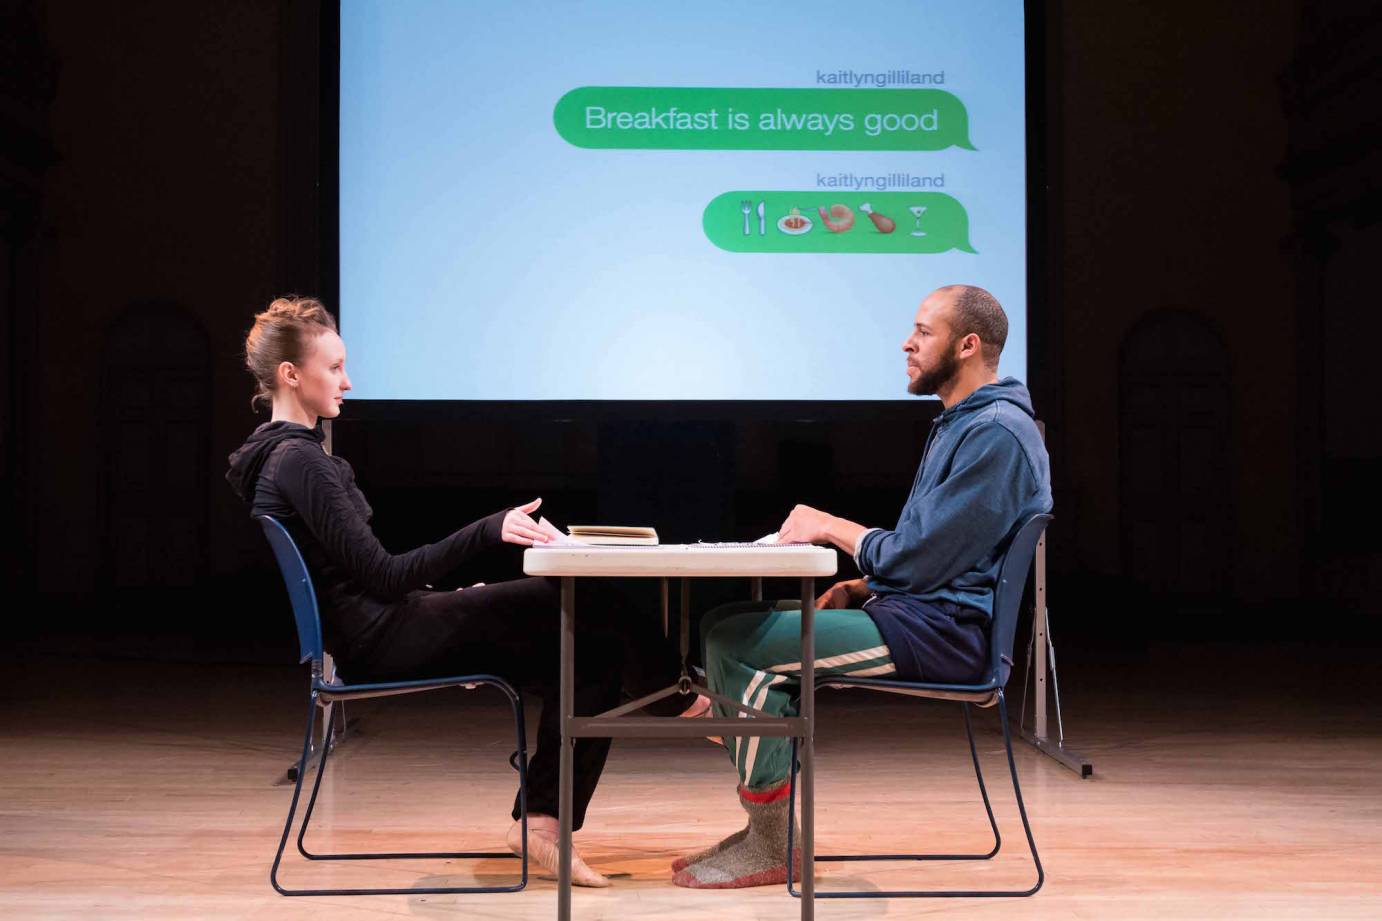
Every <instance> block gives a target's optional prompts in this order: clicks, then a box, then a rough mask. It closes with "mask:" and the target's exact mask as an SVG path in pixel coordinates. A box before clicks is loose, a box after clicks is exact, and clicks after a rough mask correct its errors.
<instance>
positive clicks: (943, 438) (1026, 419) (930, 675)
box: [854, 377, 1051, 680]
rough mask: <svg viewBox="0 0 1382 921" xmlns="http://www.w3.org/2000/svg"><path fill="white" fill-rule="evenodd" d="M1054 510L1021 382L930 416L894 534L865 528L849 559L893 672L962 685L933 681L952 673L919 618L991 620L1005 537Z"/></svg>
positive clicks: (990, 387)
mask: <svg viewBox="0 0 1382 921" xmlns="http://www.w3.org/2000/svg"><path fill="white" fill-rule="evenodd" d="M1050 510H1051V471H1050V461H1049V459H1048V458H1047V454H1046V446H1045V444H1043V442H1042V439H1041V434H1040V432H1038V430H1037V427H1036V422H1035V414H1034V413H1033V411H1032V399H1031V395H1030V394H1028V392H1027V388H1026V387H1024V386H1023V385H1022V383H1021V382H1019V381H1018V380H1016V379H1015V378H1011V377H1006V378H1004V379H1002V380H1000V381H997V382H995V383H992V384H986V385H984V386H983V387H980V388H979V389H978V390H976V391H974V392H973V393H972V394H970V395H969V396H968V397H966V398H965V399H963V400H961V401H960V402H959V403H956V404H955V405H954V406H951V407H948V408H947V409H946V410H945V411H944V412H942V413H941V414H940V416H938V417H937V418H936V420H935V422H933V423H932V426H931V434H930V436H929V437H928V438H927V440H926V448H925V449H924V450H923V452H922V457H921V465H920V467H918V469H917V475H916V479H915V480H914V481H913V483H912V491H911V493H910V495H908V496H907V503H906V505H904V506H903V507H902V514H901V515H900V516H898V519H897V527H896V528H894V529H893V530H891V531H888V530H884V529H882V528H874V529H872V530H869V531H866V532H865V533H864V535H863V536H862V537H861V538H860V539H859V543H858V546H857V548H856V549H855V554H854V559H855V562H856V563H857V564H858V566H859V571H860V572H862V573H863V574H864V575H865V576H867V577H868V586H869V589H870V590H871V591H872V592H874V593H875V594H876V595H877V596H878V598H877V600H876V601H875V602H872V603H870V604H869V605H868V606H867V607H866V609H865V610H867V611H868V612H869V614H870V615H871V616H872V617H873V619H874V622H875V623H876V624H877V625H878V629H879V632H880V633H882V634H883V639H884V641H885V642H886V643H887V644H888V647H889V649H890V650H891V651H892V655H893V661H894V664H895V665H896V666H897V669H898V674H899V675H906V676H913V677H924V678H926V679H928V680H966V679H965V678H964V677H962V676H959V673H956V674H949V675H940V674H936V672H938V671H948V669H945V668H938V667H937V666H936V663H935V662H934V661H933V659H934V654H935V653H937V652H940V650H935V649H930V650H928V649H925V648H923V647H925V646H927V645H930V646H934V645H935V643H936V641H937V637H936V636H935V632H936V631H935V628H936V626H937V625H936V624H935V623H921V621H922V620H931V621H935V620H936V618H935V612H937V611H940V612H944V613H945V614H946V615H948V616H949V617H951V618H953V619H956V620H958V621H960V622H961V623H962V624H963V623H964V622H965V621H967V620H968V621H980V622H987V620H988V619H989V618H991V617H992V615H993V589H994V585H995V584H996V582H997V578H998V566H999V563H1000V562H1001V560H1002V554H1003V551H1004V550H1006V549H1007V544H1008V541H1009V539H1010V538H1011V537H1012V535H1013V534H1014V533H1015V532H1016V530H1017V528H1018V527H1019V526H1020V525H1021V524H1022V522H1024V521H1026V520H1027V518H1029V517H1030V516H1032V515H1034V514H1036V513H1038V512H1049V511H1050ZM945 627H946V629H945V630H944V632H946V633H950V632H952V631H950V630H949V625H945ZM961 645H963V646H965V647H970V648H967V649H966V655H965V658H969V659H972V658H973V657H974V654H975V653H976V652H977V653H979V654H980V656H981V658H983V655H982V654H983V653H984V652H985V650H984V649H983V648H982V646H981V647H980V648H979V649H974V648H972V646H973V643H972V642H970V641H966V642H964V643H962V644H961ZM959 664H960V663H956V665H959ZM976 664H977V665H979V666H980V667H981V666H982V662H980V663H974V662H968V663H966V664H965V668H964V669H961V670H960V671H961V672H963V671H965V670H967V669H968V668H969V667H970V666H973V665H976ZM971 677H973V676H972V675H971Z"/></svg>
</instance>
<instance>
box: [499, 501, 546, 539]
mask: <svg viewBox="0 0 1382 921" xmlns="http://www.w3.org/2000/svg"><path fill="white" fill-rule="evenodd" d="M541 504H542V500H541V499H534V500H533V501H532V502H529V503H528V504H527V505H520V506H519V507H518V508H512V509H509V513H508V514H507V515H505V516H504V528H503V530H502V531H501V532H500V536H501V537H502V538H503V539H504V543H506V544H518V546H520V547H531V546H532V545H533V544H545V543H547V541H548V540H550V538H549V537H548V536H547V535H546V534H544V533H543V531H542V529H541V528H539V527H538V525H537V522H536V521H533V519H532V518H531V517H529V516H531V515H532V513H533V512H535V511H537V507H538V506H539V505H541Z"/></svg>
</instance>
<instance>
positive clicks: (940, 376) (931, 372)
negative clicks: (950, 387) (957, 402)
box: [907, 342, 960, 396]
mask: <svg viewBox="0 0 1382 921" xmlns="http://www.w3.org/2000/svg"><path fill="white" fill-rule="evenodd" d="M954 344H955V343H953V342H952V343H950V346H954ZM950 346H948V347H947V348H946V350H945V354H944V355H942V356H941V357H940V359H939V360H938V361H937V362H936V364H935V366H934V367H932V368H929V369H927V370H924V371H923V370H921V369H920V368H918V369H917V370H918V371H919V372H920V373H919V374H917V378H916V380H914V381H908V382H907V392H908V393H910V394H913V395H914V396H925V395H927V394H931V393H936V392H938V391H939V390H940V389H941V388H943V387H944V386H945V385H946V384H948V383H949V382H950V379H951V378H952V377H954V376H955V374H956V372H958V371H959V370H960V360H959V359H958V358H956V357H955V353H954V351H953V350H952V348H951V347H950Z"/></svg>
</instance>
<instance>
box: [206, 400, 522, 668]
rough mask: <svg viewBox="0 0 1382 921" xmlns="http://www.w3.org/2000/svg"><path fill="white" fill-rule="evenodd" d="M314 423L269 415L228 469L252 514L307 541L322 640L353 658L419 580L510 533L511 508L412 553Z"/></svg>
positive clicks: (438, 574) (422, 584)
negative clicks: (391, 544)
mask: <svg viewBox="0 0 1382 921" xmlns="http://www.w3.org/2000/svg"><path fill="white" fill-rule="evenodd" d="M322 441H323V436H322V434H321V433H320V432H318V431H316V430H315V429H309V428H307V427H306V426H302V425H298V424H296V423H292V422H268V423H265V424H264V425H261V426H259V428H257V429H255V430H254V433H253V434H252V435H251V436H250V437H249V439H248V440H247V441H246V442H245V443H244V445H242V446H241V447H240V448H238V449H237V450H236V451H235V452H234V453H233V454H231V455H230V471H229V472H228V473H227V474H226V479H227V480H228V481H229V482H230V484H231V486H232V487H233V488H234V489H235V491H236V493H237V494H239V496H240V498H241V499H243V500H244V501H246V502H248V503H249V504H250V509H251V514H253V515H256V516H257V515H272V516H273V517H274V518H277V519H278V520H279V521H280V522H282V523H283V526H284V527H286V528H287V529H288V532H289V533H290V534H292V536H293V540H295V541H296V542H297V545H298V548H299V549H300V550H301V551H302V556H303V559H304V560H305V561H306V562H307V568H308V570H309V571H310V572H311V573H312V581H313V584H314V586H315V588H316V590H317V598H318V605H319V607H320V609H321V615H322V640H323V643H324V645H325V646H326V648H327V649H328V650H330V651H331V652H332V654H333V655H335V656H337V657H338V658H341V659H344V660H346V661H349V660H350V659H352V658H354V657H355V656H356V655H357V654H358V653H359V652H360V651H361V650H362V649H363V648H364V645H365V644H367V643H368V642H369V638H370V636H371V634H372V633H373V632H374V630H375V629H376V628H377V627H378V626H379V625H380V624H381V623H382V622H383V620H384V619H385V618H386V616H387V614H388V613H389V611H390V610H391V609H392V608H393V607H394V606H395V605H397V604H398V602H400V601H402V600H403V598H404V596H405V595H406V594H407V593H408V592H409V591H412V590H415V589H422V588H426V587H427V585H428V584H429V583H431V582H434V581H439V580H440V579H441V578H442V577H443V576H444V575H445V574H446V573H448V572H450V571H451V570H453V569H455V568H456V567H457V566H458V565H459V564H460V563H462V562H463V561H465V560H466V559H467V558H468V557H470V556H472V555H473V554H475V553H477V552H479V551H481V550H484V549H486V548H489V547H493V546H495V545H496V544H499V543H500V542H501V538H500V533H501V530H502V527H503V521H504V515H505V513H506V512H507V511H508V510H507V509H504V510H501V511H498V512H495V513H494V514H492V515H489V516H487V517H485V518H481V519H480V520H479V521H476V522H474V523H472V524H468V525H466V526H465V527H463V528H461V529H460V530H459V531H456V532H455V533H453V534H451V535H450V536H449V537H446V538H444V539H442V540H439V541H437V542H436V543H433V544H426V545H424V546H422V547H418V548H416V549H413V550H409V551H407V552H406V553H397V554H395V553H390V552H389V551H388V550H386V549H384V546H383V545H382V544H381V543H380V542H379V539H378V538H377V537H375V536H374V531H373V530H371V528H370V526H369V520H370V517H371V515H372V514H373V512H372V510H371V509H370V506H369V503H368V502H366V501H365V495H364V493H362V492H361V491H360V489H359V487H357V486H356V485H355V471H354V470H352V469H351V466H350V464H349V463H347V462H346V461H345V460H344V459H343V458H340V457H333V456H331V455H329V454H327V453H326V451H325V450H324V449H323V447H322Z"/></svg>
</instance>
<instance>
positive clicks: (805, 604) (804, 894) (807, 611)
mask: <svg viewBox="0 0 1382 921" xmlns="http://www.w3.org/2000/svg"><path fill="white" fill-rule="evenodd" d="M801 716H802V719H803V720H804V721H805V723H806V729H805V732H806V736H805V738H803V739H802V740H801V742H802V744H801V921H813V919H814V918H815V917H816V874H815V864H816V763H815V762H816V580H815V579H802V580H801ZM787 859H788V860H790V859H791V855H790V854H789V855H787Z"/></svg>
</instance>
